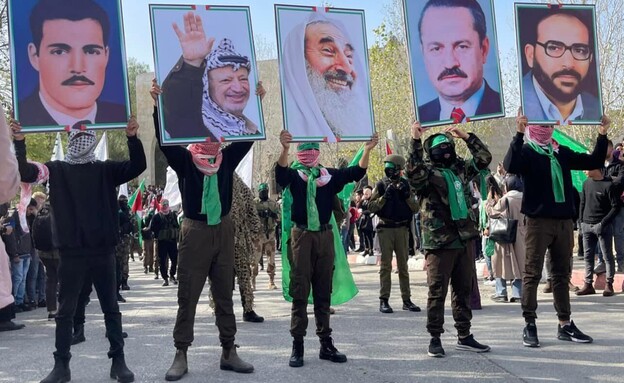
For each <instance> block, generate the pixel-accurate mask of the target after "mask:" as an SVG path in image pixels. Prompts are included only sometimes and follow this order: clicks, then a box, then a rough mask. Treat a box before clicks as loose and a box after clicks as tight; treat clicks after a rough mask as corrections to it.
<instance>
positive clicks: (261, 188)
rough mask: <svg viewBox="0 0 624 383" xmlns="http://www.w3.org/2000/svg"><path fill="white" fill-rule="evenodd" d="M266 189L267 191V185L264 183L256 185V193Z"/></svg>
mask: <svg viewBox="0 0 624 383" xmlns="http://www.w3.org/2000/svg"><path fill="white" fill-rule="evenodd" d="M268 189H269V185H267V184H265V183H262V184H260V185H258V191H263V190H268Z"/></svg>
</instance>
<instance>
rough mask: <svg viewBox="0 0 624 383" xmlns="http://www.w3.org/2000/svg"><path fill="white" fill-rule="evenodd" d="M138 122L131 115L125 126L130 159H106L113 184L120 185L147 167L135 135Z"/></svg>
mask: <svg viewBox="0 0 624 383" xmlns="http://www.w3.org/2000/svg"><path fill="white" fill-rule="evenodd" d="M138 130H139V123H138V122H137V120H136V118H135V117H131V118H130V120H129V121H128V126H127V127H126V136H127V137H128V152H129V155H130V159H129V160H127V161H120V162H118V161H107V162H106V164H107V166H110V167H112V172H113V179H114V181H115V184H117V185H121V184H123V183H125V182H128V181H130V180H132V179H134V178H136V177H138V176H140V175H141V173H143V172H144V171H145V169H147V160H146V159H145V151H144V150H143V144H142V143H141V140H139V138H138V137H137V131H138Z"/></svg>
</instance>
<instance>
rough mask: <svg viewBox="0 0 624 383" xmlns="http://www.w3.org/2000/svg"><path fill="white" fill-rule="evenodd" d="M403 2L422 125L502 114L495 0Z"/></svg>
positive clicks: (459, 121) (414, 84)
mask: <svg viewBox="0 0 624 383" xmlns="http://www.w3.org/2000/svg"><path fill="white" fill-rule="evenodd" d="M404 4H405V15H406V25H408V28H407V30H408V40H409V50H410V61H411V67H412V81H413V87H414V95H415V100H416V105H417V107H418V108H417V118H418V120H419V121H420V122H421V124H422V125H423V126H425V127H427V126H435V125H443V124H449V123H461V122H467V121H469V120H477V119H486V118H495V117H501V116H503V115H504V108H503V101H502V95H501V91H500V89H501V84H500V68H499V61H498V54H497V52H498V48H497V44H496V35H495V28H494V9H493V4H492V2H491V0H429V1H426V2H423V1H420V0H405V2H404ZM423 66H424V69H425V70H424V71H423V70H422V68H423Z"/></svg>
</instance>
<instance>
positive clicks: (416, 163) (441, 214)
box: [407, 133, 492, 249]
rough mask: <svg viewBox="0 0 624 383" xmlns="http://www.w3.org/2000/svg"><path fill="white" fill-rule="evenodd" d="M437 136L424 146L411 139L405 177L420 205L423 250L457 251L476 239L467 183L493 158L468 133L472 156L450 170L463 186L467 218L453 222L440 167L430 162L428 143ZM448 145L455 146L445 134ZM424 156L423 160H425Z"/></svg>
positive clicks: (476, 218)
mask: <svg viewBox="0 0 624 383" xmlns="http://www.w3.org/2000/svg"><path fill="white" fill-rule="evenodd" d="M435 136H436V135H432V136H430V137H429V138H428V139H427V140H425V143H424V152H423V143H422V141H421V140H412V148H411V152H410V155H409V158H408V163H407V176H408V179H409V181H410V184H411V185H412V188H413V189H414V191H415V192H416V195H417V197H418V200H419V202H420V206H421V221H422V222H421V227H422V236H423V247H424V248H425V249H444V248H460V247H464V246H465V242H466V241H468V240H471V239H474V238H477V237H478V236H479V231H478V228H477V225H478V222H479V220H478V217H477V216H476V214H475V212H474V210H473V209H470V205H471V203H470V201H471V199H472V189H471V187H470V182H471V181H472V180H473V179H474V178H475V177H476V176H478V175H479V171H480V170H482V169H485V168H487V167H488V165H489V164H490V162H491V161H492V155H491V154H490V151H489V150H488V148H487V146H486V145H485V144H484V143H483V142H481V140H479V138H477V136H475V135H474V134H472V133H470V134H469V137H468V138H467V139H466V145H467V146H468V149H469V150H470V153H471V154H472V158H471V159H469V160H463V159H461V158H459V157H458V158H457V160H456V161H455V163H454V164H453V165H452V166H451V168H450V169H452V170H453V171H455V174H457V176H458V177H459V179H460V180H461V181H462V183H463V185H464V195H465V197H466V203H467V204H468V218H467V219H463V220H458V221H453V219H452V218H451V209H450V207H449V202H448V188H447V187H446V181H445V179H444V176H443V175H442V173H441V172H440V170H439V166H436V164H434V163H432V162H431V160H430V157H429V150H430V148H431V141H432V139H433V137H435ZM447 137H449V139H450V141H451V144H452V145H453V147H455V143H454V141H453V138H452V137H451V135H450V134H447ZM425 153H426V157H425Z"/></svg>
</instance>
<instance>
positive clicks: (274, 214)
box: [255, 198, 280, 239]
mask: <svg viewBox="0 0 624 383" xmlns="http://www.w3.org/2000/svg"><path fill="white" fill-rule="evenodd" d="M255 203H256V211H257V212H258V216H259V217H260V232H261V233H263V234H264V235H265V237H266V238H267V239H268V238H270V237H271V235H273V233H275V226H277V223H278V222H279V221H280V207H279V205H278V204H277V202H275V201H273V200H272V199H268V200H266V201H261V200H260V199H258V198H256V201H255Z"/></svg>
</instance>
